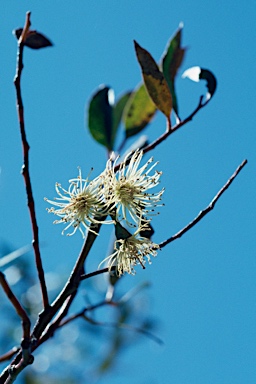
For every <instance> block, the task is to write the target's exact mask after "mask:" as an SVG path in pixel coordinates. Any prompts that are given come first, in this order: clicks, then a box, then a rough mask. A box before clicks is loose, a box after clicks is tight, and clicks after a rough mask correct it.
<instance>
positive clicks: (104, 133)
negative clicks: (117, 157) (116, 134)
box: [88, 86, 113, 151]
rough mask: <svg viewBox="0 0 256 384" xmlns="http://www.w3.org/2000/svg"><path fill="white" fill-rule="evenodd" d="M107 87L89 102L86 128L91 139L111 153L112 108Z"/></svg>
mask: <svg viewBox="0 0 256 384" xmlns="http://www.w3.org/2000/svg"><path fill="white" fill-rule="evenodd" d="M110 91H112V90H111V89H110V88H109V87H106V86H104V87H103V88H101V89H100V90H99V91H97V92H96V93H95V94H94V95H93V96H92V98H91V100H90V102H89V112H88V126H89V130H90V132H91V135H92V136H93V138H94V139H95V140H96V141H97V142H98V143H100V144H102V145H104V146H105V147H106V148H107V149H108V150H109V151H112V149H113V147H112V141H113V140H112V136H113V135H112V124H113V107H112V105H110V102H109V92H110Z"/></svg>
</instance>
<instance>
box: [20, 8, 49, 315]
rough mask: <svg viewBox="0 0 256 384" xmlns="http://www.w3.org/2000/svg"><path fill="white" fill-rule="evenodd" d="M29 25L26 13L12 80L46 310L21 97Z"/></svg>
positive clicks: (45, 302)
mask: <svg viewBox="0 0 256 384" xmlns="http://www.w3.org/2000/svg"><path fill="white" fill-rule="evenodd" d="M30 24H31V23H30V12H28V13H27V15H26V22H25V26H24V28H23V32H22V34H21V37H20V39H19V41H18V51H17V66H16V74H15V78H14V85H15V89H16V97H17V113H18V119H19V126H20V133H21V142H22V148H23V166H22V175H23V178H24V182H25V187H26V193H27V204H28V209H29V213H30V220H31V225H32V232H33V241H32V244H33V248H34V255H35V262H36V268H37V273H38V277H39V281H40V286H41V291H42V297H43V304H44V308H46V307H48V306H49V300H48V293H47V288H46V283H45V276H44V270H43V265H42V260H41V255H40V248H39V235H38V225H37V219H36V212H35V203H34V198H33V192H32V185H31V180H30V173H29V144H28V141H27V138H26V131H25V123H24V108H23V102H22V95H21V74H22V69H23V49H24V41H25V39H26V34H27V32H28V29H29V27H30Z"/></svg>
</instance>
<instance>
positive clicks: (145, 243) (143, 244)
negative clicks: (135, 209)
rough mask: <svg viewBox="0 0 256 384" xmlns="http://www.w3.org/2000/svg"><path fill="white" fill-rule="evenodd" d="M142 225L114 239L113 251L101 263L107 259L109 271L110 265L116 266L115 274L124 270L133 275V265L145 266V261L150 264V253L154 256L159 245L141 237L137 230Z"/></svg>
mask: <svg viewBox="0 0 256 384" xmlns="http://www.w3.org/2000/svg"><path fill="white" fill-rule="evenodd" d="M142 228H144V226H142V227H139V228H138V229H137V230H136V232H135V233H134V234H133V235H131V236H129V237H127V238H126V239H119V240H116V241H115V246H114V249H115V252H114V253H112V254H111V255H110V256H108V257H107V258H106V259H105V260H103V261H102V262H101V263H100V265H101V264H102V263H104V262H105V261H108V268H109V271H110V270H111V268H112V266H116V274H117V275H118V276H120V275H122V274H124V273H125V272H127V273H129V274H132V275H134V274H135V271H134V266H135V265H136V264H140V265H141V266H142V268H145V264H146V261H148V262H149V264H151V260H150V255H152V256H156V255H157V250H158V249H159V245H158V244H155V243H153V242H152V241H151V240H150V239H148V238H146V237H141V236H140V235H139V232H140V231H141V230H142Z"/></svg>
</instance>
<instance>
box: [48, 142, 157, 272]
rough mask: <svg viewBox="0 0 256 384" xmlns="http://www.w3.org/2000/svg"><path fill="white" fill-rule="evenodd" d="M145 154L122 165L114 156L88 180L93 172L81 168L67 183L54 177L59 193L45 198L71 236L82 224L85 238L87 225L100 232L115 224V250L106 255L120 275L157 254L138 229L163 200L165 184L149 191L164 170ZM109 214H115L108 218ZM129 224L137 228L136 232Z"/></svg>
mask: <svg viewBox="0 0 256 384" xmlns="http://www.w3.org/2000/svg"><path fill="white" fill-rule="evenodd" d="M142 157H143V152H142V151H139V150H137V151H135V152H134V153H129V154H128V155H127V156H126V157H125V159H124V160H123V162H121V164H119V165H118V166H117V165H116V163H117V160H118V158H117V159H116V160H115V161H113V160H112V159H111V158H110V159H109V160H108V161H107V163H106V168H105V170H104V171H103V172H102V173H101V174H100V175H99V176H97V177H96V178H95V179H93V180H89V176H90V175H89V176H88V177H87V178H86V179H84V178H83V177H82V172H81V169H80V168H79V174H78V176H77V178H75V179H71V180H69V187H68V189H64V188H63V187H62V186H61V184H59V183H56V185H55V189H56V192H57V195H58V197H56V198H55V199H54V200H48V199H47V198H45V200H46V201H47V202H48V203H50V204H52V205H53V206H55V207H56V208H55V207H51V208H47V210H48V212H50V213H53V214H54V215H56V216H58V217H59V218H60V219H58V220H55V221H54V224H60V223H64V224H66V226H65V228H64V230H63V231H62V234H64V233H65V232H66V231H68V232H67V235H68V236H71V235H73V234H74V233H75V232H76V231H77V230H79V231H80V232H81V234H82V236H83V238H84V237H85V234H86V233H87V231H90V232H93V233H94V234H96V235H97V234H98V232H97V231H96V227H97V226H98V225H99V224H114V225H115V229H116V238H117V239H116V242H115V245H114V253H113V254H111V255H110V256H108V257H107V258H106V259H105V260H104V261H106V260H107V261H108V266H109V269H111V268H112V266H116V272H117V275H121V274H123V273H125V272H127V273H130V274H133V273H134V266H135V265H136V264H140V265H141V266H142V267H143V268H144V265H145V262H146V260H148V261H149V262H150V255H152V256H156V254H157V249H159V246H158V245H157V244H155V243H153V242H152V241H151V240H150V239H148V238H146V237H142V236H141V235H140V233H141V232H142V231H145V230H146V229H148V228H149V223H150V221H151V220H152V216H153V215H155V214H156V212H155V209H156V207H159V206H161V205H162V204H161V203H160V201H161V199H162V195H163V193H164V189H161V190H160V191H158V192H152V191H151V189H152V188H154V187H156V186H157V185H158V184H159V183H160V177H161V174H162V172H158V171H156V170H154V171H153V169H154V168H155V166H156V165H157V163H153V158H150V159H149V160H148V161H147V162H146V163H145V164H144V165H143V166H141V167H140V162H141V160H142ZM116 169H117V170H116ZM107 216H110V217H111V219H110V220H106V218H107ZM125 227H126V228H133V230H134V233H133V234H132V233H130V232H129V231H128V230H127V229H126V228H125ZM69 230H71V231H69Z"/></svg>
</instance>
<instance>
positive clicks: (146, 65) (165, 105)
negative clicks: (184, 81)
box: [134, 41, 172, 119]
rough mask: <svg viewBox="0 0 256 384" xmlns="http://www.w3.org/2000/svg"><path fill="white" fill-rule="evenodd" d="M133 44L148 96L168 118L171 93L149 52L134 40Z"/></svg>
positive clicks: (170, 106) (170, 108) (170, 107)
mask: <svg viewBox="0 0 256 384" xmlns="http://www.w3.org/2000/svg"><path fill="white" fill-rule="evenodd" d="M134 46H135V51H136V55H137V58H138V62H139V64H140V66H141V69H142V75H143V79H144V83H145V86H146V88H147V91H148V93H149V96H150V97H151V99H152V100H153V102H154V103H155V105H156V106H157V108H158V109H159V110H160V111H161V112H163V114H164V115H165V116H166V117H167V118H168V119H169V117H170V114H171V110H172V95H171V91H170V89H169V87H168V84H167V81H166V80H165V78H164V75H163V73H162V72H161V71H160V70H159V68H158V65H157V64H156V62H155V60H154V59H153V57H152V56H151V55H150V53H149V52H148V51H146V50H145V49H144V48H142V47H141V46H140V45H139V44H138V43H137V42H136V41H134Z"/></svg>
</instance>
